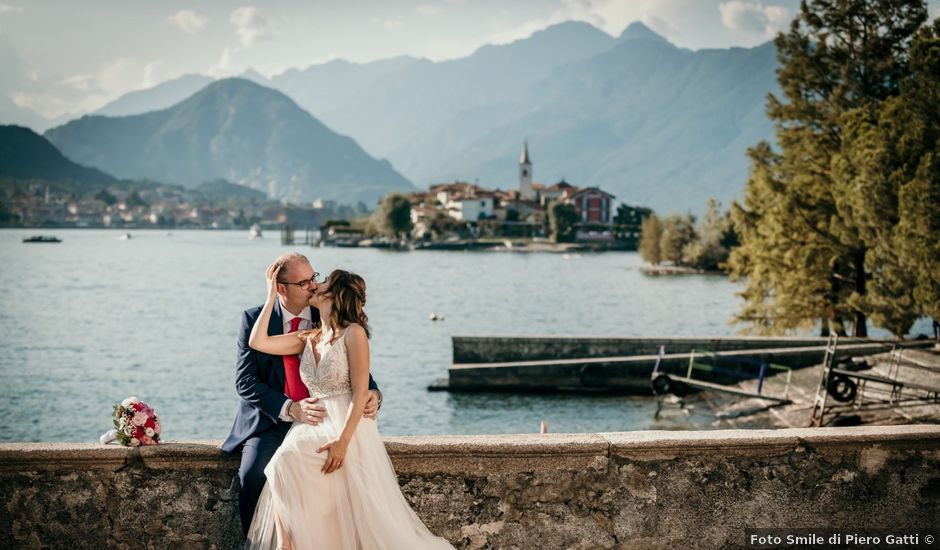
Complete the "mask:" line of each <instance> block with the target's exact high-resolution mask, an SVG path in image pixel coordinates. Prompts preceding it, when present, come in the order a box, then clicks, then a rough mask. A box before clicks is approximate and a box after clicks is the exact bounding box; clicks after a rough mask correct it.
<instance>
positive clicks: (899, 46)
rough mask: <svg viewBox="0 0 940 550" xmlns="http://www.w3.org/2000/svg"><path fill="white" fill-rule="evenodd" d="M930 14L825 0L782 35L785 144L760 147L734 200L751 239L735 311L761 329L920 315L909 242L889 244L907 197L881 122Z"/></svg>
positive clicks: (897, 325) (737, 270)
mask: <svg viewBox="0 0 940 550" xmlns="http://www.w3.org/2000/svg"><path fill="white" fill-rule="evenodd" d="M926 15H927V14H926V7H925V6H924V4H923V3H922V2H914V1H902V0H869V1H861V0H856V1H842V0H815V1H812V2H804V3H803V4H802V5H801V12H800V14H799V15H798V16H797V18H796V19H795V20H794V21H793V23H792V25H791V27H790V30H789V32H787V33H786V34H781V35H779V36H778V37H777V39H776V41H775V44H776V47H777V54H778V59H779V61H780V69H779V70H778V80H779V83H780V88H781V90H782V91H783V96H784V98H783V99H782V100H781V99H778V98H777V97H775V96H773V95H771V96H770V98H769V102H768V115H769V116H770V118H771V119H772V120H774V121H775V123H776V129H777V131H776V134H777V143H778V144H779V145H780V148H781V151H780V153H776V152H774V151H773V150H772V149H771V147H770V145H769V144H767V143H760V144H758V145H757V146H755V147H753V148H752V149H751V150H749V152H748V155H749V157H750V159H751V173H750V177H749V179H748V182H747V187H746V191H745V197H744V203H743V204H735V205H733V207H732V218H733V220H734V226H735V230H736V232H737V234H738V236H739V238H740V246H739V247H737V248H736V249H735V250H734V251H733V252H732V254H731V258H730V260H729V265H730V266H731V268H732V278H733V279H734V280H744V281H746V286H745V289H744V290H743V292H742V294H741V295H742V297H743V298H744V299H745V305H744V307H743V308H742V310H741V311H739V312H738V315H737V316H736V319H737V320H738V321H739V322H743V323H746V324H748V325H749V328H750V330H753V331H756V332H764V333H776V332H781V331H787V330H791V329H796V328H806V327H808V326H812V325H813V324H814V323H816V322H817V321H822V327H823V330H824V331H827V330H828V328H829V327H830V326H831V327H832V328H833V329H835V330H837V331H840V332H844V324H845V323H844V322H845V320H847V319H851V321H852V323H851V324H852V327H853V331H854V334H855V335H856V336H865V335H866V334H867V329H866V321H867V319H868V318H869V316H871V318H872V320H873V321H874V322H875V323H876V324H878V325H880V326H884V327H885V328H888V329H889V330H891V331H892V332H895V333H897V334H900V333H903V332H904V331H906V330H907V328H909V326H910V321H911V320H912V319H913V317H915V316H916V315H917V308H916V306H915V304H914V303H913V301H912V300H911V299H910V295H909V292H908V291H906V290H905V287H906V283H904V282H903V280H902V278H901V273H902V269H903V268H902V266H903V264H902V263H900V262H899V260H898V259H897V258H892V256H893V255H894V253H893V252H892V250H894V249H896V248H898V247H899V246H901V243H894V244H889V243H891V240H892V239H891V238H890V236H889V233H890V232H891V231H890V230H889V228H890V227H893V226H894V225H895V224H896V223H897V222H898V220H899V217H898V197H899V195H898V185H896V183H892V182H891V181H889V180H890V179H891V178H890V177H885V176H886V175H887V174H891V173H893V172H894V170H896V169H897V168H898V166H899V164H898V163H897V162H896V161H897V160H898V159H897V158H895V156H894V155H893V154H892V153H891V152H890V151H889V150H887V149H884V148H883V147H882V146H881V145H879V144H878V139H876V138H875V135H874V134H873V133H872V127H873V125H874V126H877V125H878V124H877V122H875V121H877V120H878V118H879V117H878V113H879V112H880V111H881V110H882V109H883V108H885V106H887V105H890V104H891V102H892V101H893V98H896V97H897V96H898V94H899V93H900V90H901V87H902V83H903V82H905V80H906V79H908V78H909V77H910V74H911V67H910V66H909V63H908V51H909V47H910V45H911V42H912V39H913V36H914V33H915V31H916V30H917V29H918V27H920V26H921V24H922V23H923V22H924V20H925V19H926ZM935 106H936V103H934V109H936V107H935ZM933 113H934V114H933V116H934V117H936V110H934V111H933ZM872 155H873V156H874V159H877V160H874V159H873V158H872V157H871V156H872ZM915 156H916V155H915ZM918 158H920V157H918ZM876 165H877V166H880V167H881V172H880V174H879V173H878V172H879V171H878V170H876V169H875V168H876ZM889 310H894V311H893V312H890V311H889Z"/></svg>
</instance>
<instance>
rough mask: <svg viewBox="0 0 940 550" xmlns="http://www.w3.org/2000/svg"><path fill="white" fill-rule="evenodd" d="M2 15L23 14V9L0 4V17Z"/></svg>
mask: <svg viewBox="0 0 940 550" xmlns="http://www.w3.org/2000/svg"><path fill="white" fill-rule="evenodd" d="M4 13H23V8H22V7H20V6H11V5H10V4H4V3H3V2H0V15H3V14H4Z"/></svg>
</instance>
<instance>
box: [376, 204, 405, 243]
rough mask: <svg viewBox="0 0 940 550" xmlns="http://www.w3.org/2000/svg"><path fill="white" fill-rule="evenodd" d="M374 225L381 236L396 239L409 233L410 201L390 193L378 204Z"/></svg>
mask: <svg viewBox="0 0 940 550" xmlns="http://www.w3.org/2000/svg"><path fill="white" fill-rule="evenodd" d="M375 222H376V223H375V225H376V227H377V229H378V230H379V232H380V233H381V234H383V235H386V236H389V237H394V238H396V239H399V238H402V237H405V236H407V235H408V234H409V233H410V232H411V227H412V224H411V201H410V200H409V199H408V197H407V196H405V195H402V194H400V193H390V194H388V195H386V196H385V198H383V199H382V202H381V203H379V209H378V210H377V211H376V212H375Z"/></svg>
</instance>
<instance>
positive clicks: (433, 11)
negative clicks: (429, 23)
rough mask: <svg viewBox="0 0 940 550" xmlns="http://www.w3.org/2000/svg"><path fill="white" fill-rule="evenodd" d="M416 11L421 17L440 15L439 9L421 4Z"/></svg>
mask: <svg viewBox="0 0 940 550" xmlns="http://www.w3.org/2000/svg"><path fill="white" fill-rule="evenodd" d="M417 10H418V13H420V14H421V15H437V14H439V13H441V7H440V6H435V5H433V4H421V5H420V6H418V8H417Z"/></svg>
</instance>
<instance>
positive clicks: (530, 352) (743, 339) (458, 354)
mask: <svg viewBox="0 0 940 550" xmlns="http://www.w3.org/2000/svg"><path fill="white" fill-rule="evenodd" d="M851 340H852V341H853V342H855V343H863V342H868V340H866V339H851ZM451 342H452V344H453V351H454V357H453V362H454V363H455V364H463V363H503V362H509V361H542V360H552V359H582V358H585V357H626V356H629V355H656V353H657V352H659V346H665V347H666V353H668V354H672V353H689V352H691V351H692V350H693V349H694V350H697V351H712V352H719V351H739V350H748V349H768V348H797V347H818V346H823V347H825V346H826V339H825V338H803V337H798V336H729V337H712V336H704V337H668V338H642V337H634V338H598V337H589V336H569V337H560V336H454V337H453V338H452V339H451ZM845 343H846V344H848V343H850V342H849V339H846V340H845Z"/></svg>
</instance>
